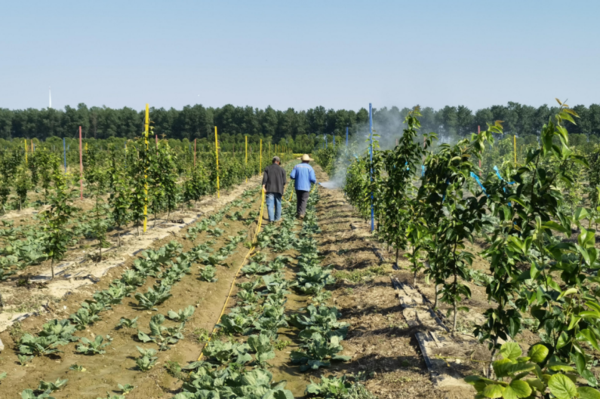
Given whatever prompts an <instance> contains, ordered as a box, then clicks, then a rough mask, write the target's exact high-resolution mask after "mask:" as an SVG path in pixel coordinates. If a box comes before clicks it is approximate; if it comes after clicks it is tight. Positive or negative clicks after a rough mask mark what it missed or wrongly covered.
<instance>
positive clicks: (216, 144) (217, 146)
mask: <svg viewBox="0 0 600 399" xmlns="http://www.w3.org/2000/svg"><path fill="white" fill-rule="evenodd" d="M217 137H218V136H217V127H216V126H215V156H216V159H217V198H221V191H220V190H219V139H218V138H217Z"/></svg>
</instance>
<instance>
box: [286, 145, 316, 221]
mask: <svg viewBox="0 0 600 399" xmlns="http://www.w3.org/2000/svg"><path fill="white" fill-rule="evenodd" d="M300 160H302V163H299V164H298V165H296V166H295V167H294V169H293V170H292V173H291V174H290V178H292V179H293V180H294V188H295V189H296V198H297V201H298V202H297V204H296V215H297V217H298V218H299V219H304V215H305V214H306V204H307V203H308V194H310V185H311V184H315V183H316V182H317V176H316V175H315V170H314V169H313V168H312V166H310V165H309V162H310V161H314V159H312V158H311V157H309V156H308V154H304V155H302V157H301V158H300Z"/></svg>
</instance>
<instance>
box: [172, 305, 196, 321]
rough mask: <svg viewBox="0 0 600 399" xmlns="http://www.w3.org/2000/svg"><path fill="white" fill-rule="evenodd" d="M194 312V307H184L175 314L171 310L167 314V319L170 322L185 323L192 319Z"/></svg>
mask: <svg viewBox="0 0 600 399" xmlns="http://www.w3.org/2000/svg"><path fill="white" fill-rule="evenodd" d="M194 310H195V309H194V307H193V306H191V305H190V306H188V307H186V308H185V309H181V310H179V312H177V313H175V312H173V311H172V310H169V312H168V313H167V318H168V319H169V320H172V321H177V322H180V323H185V322H186V321H188V320H189V319H190V317H192V315H193V314H194Z"/></svg>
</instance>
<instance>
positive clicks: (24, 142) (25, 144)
mask: <svg viewBox="0 0 600 399" xmlns="http://www.w3.org/2000/svg"><path fill="white" fill-rule="evenodd" d="M23 145H24V147H25V165H27V139H25V140H24V141H23Z"/></svg>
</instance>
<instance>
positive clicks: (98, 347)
mask: <svg viewBox="0 0 600 399" xmlns="http://www.w3.org/2000/svg"><path fill="white" fill-rule="evenodd" d="M105 340H106V342H104V341H105ZM111 341H112V338H111V337H110V335H107V336H106V338H104V337H103V336H102V335H96V338H95V339H94V340H93V341H90V340H89V339H87V338H85V337H83V338H81V343H80V344H79V345H78V346H77V348H76V349H75V351H76V352H77V353H82V354H84V355H102V354H104V353H106V351H104V350H103V349H102V348H105V347H107V346H108V345H110V343H111Z"/></svg>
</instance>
